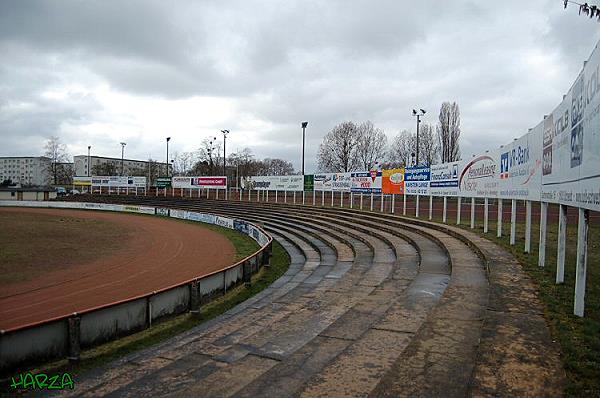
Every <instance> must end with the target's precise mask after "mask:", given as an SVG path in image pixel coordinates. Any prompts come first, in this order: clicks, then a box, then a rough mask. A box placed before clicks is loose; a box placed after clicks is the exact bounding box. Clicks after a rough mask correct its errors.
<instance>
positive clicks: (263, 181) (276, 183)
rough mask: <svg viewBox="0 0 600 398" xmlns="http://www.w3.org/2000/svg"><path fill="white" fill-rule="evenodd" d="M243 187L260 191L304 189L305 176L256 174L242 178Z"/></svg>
mask: <svg viewBox="0 0 600 398" xmlns="http://www.w3.org/2000/svg"><path fill="white" fill-rule="evenodd" d="M242 188H244V189H256V190H259V191H302V189H304V176H302V175H293V176H254V177H246V178H244V179H242Z"/></svg>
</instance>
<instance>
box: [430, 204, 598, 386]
mask: <svg viewBox="0 0 600 398" xmlns="http://www.w3.org/2000/svg"><path fill="white" fill-rule="evenodd" d="M421 219H425V220H426V219H427V216H424V217H421ZM433 221H437V222H441V218H434V219H433ZM461 221H462V223H461V225H460V227H461V228H464V229H465V230H469V231H473V232H476V233H478V234H480V235H481V236H483V237H485V238H486V239H489V240H490V241H492V242H494V243H496V244H498V245H500V246H501V247H503V248H504V249H506V250H507V251H508V252H510V253H512V255H513V256H515V258H516V259H518V260H519V262H520V263H521V265H522V266H523V269H524V270H525V272H527V274H528V275H529V277H530V278H531V279H532V280H533V281H534V283H535V285H536V286H537V288H538V292H539V297H540V299H541V300H542V301H543V303H544V307H545V314H544V316H545V318H546V321H547V323H548V325H549V327H550V331H551V333H552V337H553V339H555V340H557V341H558V342H559V343H560V346H561V350H562V356H561V359H562V362H563V366H564V369H565V372H566V375H567V382H566V385H565V390H564V392H565V396H567V397H581V396H586V397H600V250H599V249H600V227H599V226H597V225H592V226H590V230H589V241H588V264H587V282H586V294H585V317H583V318H580V317H577V316H575V315H573V302H574V294H575V267H576V250H577V225H576V224H574V223H571V224H569V225H568V228H567V251H566V261H565V282H564V283H563V284H560V285H557V284H556V283H555V280H556V254H557V241H558V232H557V230H558V224H557V223H556V221H555V220H550V219H549V220H548V229H547V235H546V263H545V267H543V268H540V267H538V247H539V246H538V245H539V236H540V233H539V219H532V225H531V253H529V254H527V253H524V252H523V250H524V243H525V238H524V237H525V224H524V223H517V228H516V232H517V234H516V236H517V239H516V244H515V245H514V246H511V245H510V220H504V223H503V231H502V232H503V236H502V237H501V238H497V237H496V225H497V224H496V222H495V221H493V222H490V223H489V232H488V233H487V234H485V233H484V232H483V222H482V220H477V219H476V223H475V229H471V228H470V219H469V216H468V214H467V215H466V216H465V217H463V218H462V220H461ZM448 225H456V220H451V221H450V222H449V223H448Z"/></svg>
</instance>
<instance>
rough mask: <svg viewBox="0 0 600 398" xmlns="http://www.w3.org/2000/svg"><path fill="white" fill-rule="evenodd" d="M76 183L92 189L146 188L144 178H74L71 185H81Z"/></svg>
mask: <svg viewBox="0 0 600 398" xmlns="http://www.w3.org/2000/svg"><path fill="white" fill-rule="evenodd" d="M75 178H77V179H78V180H77V181H81V182H84V183H87V184H89V185H91V186H94V187H110V188H146V177H123V176H92V177H74V178H73V185H83V184H79V183H75Z"/></svg>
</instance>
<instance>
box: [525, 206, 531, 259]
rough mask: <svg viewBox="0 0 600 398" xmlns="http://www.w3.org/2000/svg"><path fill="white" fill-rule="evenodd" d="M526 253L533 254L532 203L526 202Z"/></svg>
mask: <svg viewBox="0 0 600 398" xmlns="http://www.w3.org/2000/svg"><path fill="white" fill-rule="evenodd" d="M524 252H525V253H530V252H531V201H530V200H528V201H526V202H525V250H524Z"/></svg>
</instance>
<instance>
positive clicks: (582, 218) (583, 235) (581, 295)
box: [573, 208, 590, 316]
mask: <svg viewBox="0 0 600 398" xmlns="http://www.w3.org/2000/svg"><path fill="white" fill-rule="evenodd" d="M578 210H579V221H578V224H577V267H576V270H575V303H574V305H573V313H574V314H575V315H577V316H583V313H584V310H585V279H586V273H587V246H588V231H589V222H590V211H589V210H587V209H582V208H579V209H578Z"/></svg>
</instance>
